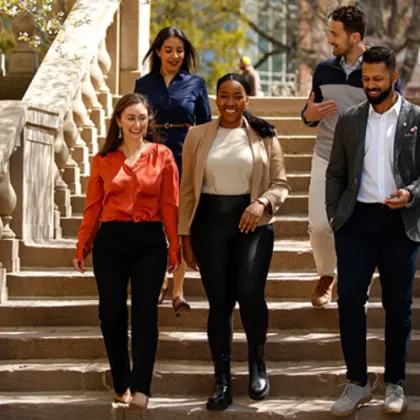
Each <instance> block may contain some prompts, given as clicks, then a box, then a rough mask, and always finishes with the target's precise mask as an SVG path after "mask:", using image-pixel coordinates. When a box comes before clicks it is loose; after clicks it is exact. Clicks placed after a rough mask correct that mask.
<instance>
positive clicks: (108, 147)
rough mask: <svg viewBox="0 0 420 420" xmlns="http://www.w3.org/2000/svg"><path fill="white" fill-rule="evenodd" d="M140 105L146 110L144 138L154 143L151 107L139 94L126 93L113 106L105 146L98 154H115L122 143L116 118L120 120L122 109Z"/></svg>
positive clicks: (154, 134) (154, 135) (155, 138)
mask: <svg viewBox="0 0 420 420" xmlns="http://www.w3.org/2000/svg"><path fill="white" fill-rule="evenodd" d="M137 104H142V105H144V107H145V108H146V109H147V116H148V119H149V122H148V125H147V133H146V135H145V136H144V138H145V139H146V140H148V141H151V142H155V141H156V140H157V136H156V133H155V132H154V130H153V128H152V124H153V111H152V107H151V106H150V105H149V103H148V102H147V100H146V98H145V97H144V96H143V95H140V94H139V93H127V94H126V95H124V96H123V97H122V98H121V99H120V100H119V101H118V103H117V105H115V108H114V112H113V113H112V118H111V122H110V124H109V130H108V134H107V136H106V140H105V144H104V145H103V147H102V149H101V150H100V152H99V154H100V155H101V156H102V157H104V156H106V155H107V154H108V153H111V152H115V150H118V148H119V147H120V146H121V144H122V142H123V138H122V137H121V138H119V137H118V134H119V128H118V124H117V117H118V118H121V114H122V113H123V111H124V109H126V108H127V107H129V106H131V105H137Z"/></svg>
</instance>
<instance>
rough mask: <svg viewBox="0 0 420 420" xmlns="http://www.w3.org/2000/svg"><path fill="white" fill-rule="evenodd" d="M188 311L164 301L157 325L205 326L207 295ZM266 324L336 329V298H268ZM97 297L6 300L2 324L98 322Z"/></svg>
mask: <svg viewBox="0 0 420 420" xmlns="http://www.w3.org/2000/svg"><path fill="white" fill-rule="evenodd" d="M189 303H190V305H191V314H190V315H187V316H184V317H182V319H177V318H176V317H175V315H174V312H173V309H172V302H170V301H168V300H167V301H165V302H164V303H163V304H162V305H160V306H159V325H161V326H162V327H166V328H168V327H169V328H177V327H178V328H182V329H183V330H189V331H190V330H205V328H206V325H207V316H208V302H207V300H206V299H197V298H196V299H194V300H193V299H189ZM267 304H268V311H269V328H271V329H276V328H282V329H285V330H286V329H299V328H311V329H322V330H328V331H336V330H338V321H337V318H338V312H337V304H336V303H335V302H332V303H330V304H329V305H327V306H326V307H325V308H324V309H323V310H316V309H314V308H313V307H312V306H311V304H310V302H307V301H305V302H302V301H293V300H271V299H269V300H268V302H267ZM412 312H413V325H414V326H416V325H417V326H420V300H419V299H415V300H414V303H413V306H412ZM98 322H99V321H98V303H97V300H96V299H94V300H81V299H80V300H74V299H73V300H39V301H38V300H34V301H28V300H24V301H19V300H9V301H6V302H4V303H3V304H2V305H1V306H0V326H1V327H19V326H27V327H35V326H51V327H54V326H63V327H64V326H66V327H70V326H95V325H98ZM383 325H384V311H383V309H382V304H381V302H379V301H375V300H371V301H370V302H369V304H368V326H369V328H381V327H382V326H383ZM234 327H235V329H240V328H242V323H241V320H240V315H239V309H238V305H237V306H236V309H235V312H234Z"/></svg>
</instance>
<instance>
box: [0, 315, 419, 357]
mask: <svg viewBox="0 0 420 420" xmlns="http://www.w3.org/2000/svg"><path fill="white" fill-rule="evenodd" d="M181 322H182V321H181ZM417 325H418V324H417ZM367 343H368V350H367V354H368V362H369V364H383V363H384V355H385V351H384V332H383V328H381V329H369V330H368V334H367ZM157 356H158V360H163V359H165V360H166V359H171V360H185V359H186V358H188V360H202V361H210V360H211V357H210V350H209V346H208V341H207V333H206V332H204V331H201V332H200V331H189V332H185V331H176V330H174V329H165V328H161V331H160V336H159V348H158V355H157ZM104 358H106V353H105V348H104V345H103V339H102V335H101V331H100V329H99V327H74V326H73V327H43V328H41V327H37V328H33V327H32V328H31V327H12V328H0V360H2V361H4V360H30V359H34V360H41V359H51V360H57V359H72V360H74V359H78V360H91V361H92V360H95V359H104ZM266 359H267V361H272V362H302V361H308V360H312V361H318V362H321V361H340V362H342V360H343V355H342V352H341V343H340V336H339V334H338V332H321V331H317V330H312V329H311V330H309V329H306V330H305V329H301V330H272V331H269V333H268V336H267V345H266ZM232 360H234V361H238V362H245V361H247V360H248V347H247V342H246V337H245V334H244V333H243V332H235V333H234V339H233V350H232ZM408 362H409V363H417V364H418V363H420V331H419V330H414V331H413V334H412V338H411V345H410V353H409V355H408ZM2 363H3V362H2Z"/></svg>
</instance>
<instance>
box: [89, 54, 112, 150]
mask: <svg viewBox="0 0 420 420" xmlns="http://www.w3.org/2000/svg"><path fill="white" fill-rule="evenodd" d="M90 79H91V81H92V84H93V86H94V88H95V90H96V93H97V95H98V96H99V97H100V96H101V95H102V97H106V96H109V100H105V102H110V101H111V93H110V90H109V88H108V86H107V85H106V83H105V79H104V75H103V74H102V70H101V67H100V66H99V61H98V57H94V58H93V60H92V62H91V67H90ZM108 106H109V105H108ZM92 121H93V122H94V123H95V125H96V127H97V128H98V143H99V144H100V145H101V146H102V145H103V144H104V141H105V136H106V131H107V126H106V119H105V112H104V109H103V108H102V105H101V108H100V109H95V110H93V111H92Z"/></svg>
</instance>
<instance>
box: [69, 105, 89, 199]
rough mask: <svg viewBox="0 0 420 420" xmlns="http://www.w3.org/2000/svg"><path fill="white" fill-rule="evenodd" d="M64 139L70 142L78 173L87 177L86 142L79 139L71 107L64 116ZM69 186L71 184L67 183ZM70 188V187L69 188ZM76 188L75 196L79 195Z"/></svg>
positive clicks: (79, 131)
mask: <svg viewBox="0 0 420 420" xmlns="http://www.w3.org/2000/svg"><path fill="white" fill-rule="evenodd" d="M63 129H64V139H65V140H66V142H67V145H69V143H68V142H69V141H70V142H71V144H72V146H69V147H71V148H73V149H74V150H73V151H72V156H73V158H74V160H75V161H76V162H77V164H78V166H79V169H80V172H81V173H82V174H87V175H89V171H90V165H89V148H88V146H87V144H86V142H85V141H84V140H83V139H82V138H81V137H80V133H81V131H82V129H81V128H78V127H77V125H76V123H75V121H74V113H73V107H72V108H71V109H70V110H69V111H68V112H67V113H66V115H65V116H64V127H63ZM69 184H70V186H71V184H72V183H71V182H70V183H69ZM70 188H71V187H70ZM77 191H78V190H77V188H76V190H75V192H74V193H75V194H79V192H77Z"/></svg>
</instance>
